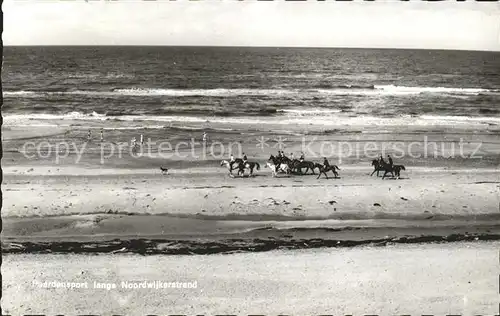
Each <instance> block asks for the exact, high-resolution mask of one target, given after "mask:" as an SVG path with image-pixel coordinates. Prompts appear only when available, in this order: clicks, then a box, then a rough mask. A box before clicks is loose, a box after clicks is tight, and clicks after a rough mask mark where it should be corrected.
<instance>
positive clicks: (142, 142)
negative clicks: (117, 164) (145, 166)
mask: <svg viewBox="0 0 500 316" xmlns="http://www.w3.org/2000/svg"><path fill="white" fill-rule="evenodd" d="M143 144H144V135H143V134H141V145H143Z"/></svg>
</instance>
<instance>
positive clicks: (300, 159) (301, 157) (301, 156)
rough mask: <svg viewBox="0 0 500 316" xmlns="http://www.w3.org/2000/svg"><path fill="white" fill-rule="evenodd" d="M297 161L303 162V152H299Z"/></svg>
mask: <svg viewBox="0 0 500 316" xmlns="http://www.w3.org/2000/svg"><path fill="white" fill-rule="evenodd" d="M299 161H300V162H303V161H304V153H303V152H302V153H300V158H299Z"/></svg>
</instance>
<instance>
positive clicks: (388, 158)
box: [387, 155, 393, 167]
mask: <svg viewBox="0 0 500 316" xmlns="http://www.w3.org/2000/svg"><path fill="white" fill-rule="evenodd" d="M387 160H389V165H390V166H391V167H392V165H393V162H392V158H391V156H389V155H387Z"/></svg>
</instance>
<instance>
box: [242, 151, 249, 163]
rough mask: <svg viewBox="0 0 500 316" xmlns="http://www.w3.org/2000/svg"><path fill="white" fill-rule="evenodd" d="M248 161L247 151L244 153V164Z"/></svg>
mask: <svg viewBox="0 0 500 316" xmlns="http://www.w3.org/2000/svg"><path fill="white" fill-rule="evenodd" d="M247 161H248V158H247V155H245V153H243V164H246V163H247Z"/></svg>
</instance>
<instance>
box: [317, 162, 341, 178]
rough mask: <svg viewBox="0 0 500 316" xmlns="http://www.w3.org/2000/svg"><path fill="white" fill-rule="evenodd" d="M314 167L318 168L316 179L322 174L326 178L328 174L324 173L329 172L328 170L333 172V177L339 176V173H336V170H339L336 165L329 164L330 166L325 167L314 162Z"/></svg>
mask: <svg viewBox="0 0 500 316" xmlns="http://www.w3.org/2000/svg"><path fill="white" fill-rule="evenodd" d="M314 168H318V169H319V175H318V178H317V179H319V178H320V177H321V175H322V174H324V175H325V177H326V178H327V179H328V175H327V174H326V173H327V172H329V171H331V172H333V175H334V176H335V178H338V177H339V174H338V173H337V170H340V168H339V167H337V166H336V165H331V166H328V167H326V168H325V166H324V165H322V164H320V163H315V164H314Z"/></svg>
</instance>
